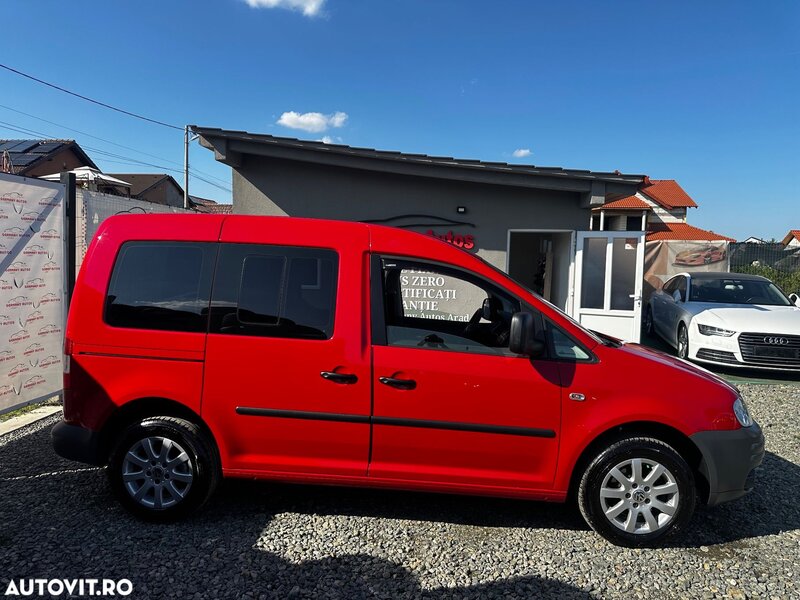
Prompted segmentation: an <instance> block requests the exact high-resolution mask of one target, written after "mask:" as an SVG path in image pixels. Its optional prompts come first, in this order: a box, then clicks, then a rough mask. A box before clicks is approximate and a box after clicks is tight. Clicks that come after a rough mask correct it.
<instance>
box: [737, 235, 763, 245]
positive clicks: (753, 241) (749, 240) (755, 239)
mask: <svg viewBox="0 0 800 600" xmlns="http://www.w3.org/2000/svg"><path fill="white" fill-rule="evenodd" d="M742 243H743V244H766V243H767V240H762V239H761V238H759V237H755V236H753V235H751V236H750V237H749V238H747V239H746V240H742Z"/></svg>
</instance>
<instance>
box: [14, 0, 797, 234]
mask: <svg viewBox="0 0 800 600" xmlns="http://www.w3.org/2000/svg"><path fill="white" fill-rule="evenodd" d="M258 5H260V6H258ZM0 17H2V22H3V23H4V27H3V52H2V60H0V62H2V63H5V64H8V65H9V66H12V67H14V68H16V69H19V70H21V71H25V72H27V73H30V74H32V75H34V76H36V77H39V78H41V79H45V80H47V81H51V82H53V83H56V84H59V85H62V86H64V87H67V88H70V89H72V90H74V91H76V92H79V93H81V94H84V95H87V96H91V97H93V98H96V99H98V100H101V101H104V102H107V103H110V104H114V105H117V106H120V107H122V108H125V109H127V110H130V111H134V112H138V113H141V114H144V115H147V116H149V117H152V118H155V119H158V120H161V121H166V122H168V123H175V124H177V125H180V126H182V125H184V124H186V123H192V124H198V125H205V126H212V127H223V128H230V129H240V130H247V131H253V132H263V133H270V134H274V135H286V136H292V137H300V138H305V139H322V138H323V136H327V137H328V138H330V139H332V140H333V141H336V142H340V143H345V144H351V145H355V146H368V147H375V148H381V149H387V150H401V151H406V152H421V153H431V154H445V155H450V156H457V157H462V158H480V159H483V160H492V161H497V160H501V161H511V162H523V163H530V164H537V165H542V166H563V167H570V168H585V169H592V170H614V169H619V170H621V171H623V172H627V173H644V174H648V175H650V176H651V177H652V178H656V179H658V178H665V179H666V178H670V179H677V180H678V181H679V182H680V183H681V185H682V186H683V187H684V188H685V189H686V190H687V192H689V194H690V195H691V196H692V197H693V198H694V199H695V200H696V201H697V202H698V203H699V204H700V208H699V209H698V210H695V211H693V212H691V213H690V216H689V221H690V223H693V224H695V225H697V226H700V227H704V228H710V229H714V230H715V231H718V232H720V233H724V234H728V235H731V236H733V237H736V238H739V239H743V238H745V237H747V236H749V235H756V236H760V237H766V238H771V237H776V238H780V237H782V236H783V235H784V234H785V233H786V231H787V230H788V229H789V228H790V227H792V228H798V227H800V183H798V181H800V179H798V178H800V35H798V31H800V3H798V2H794V1H784V2H778V1H774V2H773V1H770V2H696V1H695V2H677V1H676V2H644V1H637V2H623V1H619V2H615V1H612V2H588V1H587V2H523V1H519V2H515V1H509V2H485V1H482V2H478V1H470V0H441V1H440V0H418V1H415V0H406V1H402V2H399V1H389V0H385V1H384V0H249V2H248V0H169V1H165V0H161V1H150V0H139V1H137V2H108V1H103V2H100V1H92V0H84V1H82V2H79V3H71V2H55V1H51V2H46V1H39V2H30V1H27V0H6V1H5V2H3V4H2V8H0ZM9 25H11V26H9ZM0 105H2V106H3V107H10V108H12V109H16V110H18V111H23V112H26V113H29V114H31V115H35V116H36V117H40V118H44V119H47V120H49V121H53V122H57V123H59V124H62V125H66V126H69V127H72V128H74V129H78V130H80V131H83V132H86V133H89V134H92V135H94V136H98V137H101V138H104V139H105V140H110V141H113V142H116V143H118V144H122V145H124V146H128V147H130V148H134V149H136V150H140V151H142V152H146V153H148V154H151V155H154V156H157V157H159V158H158V159H156V158H153V157H152V156H146V155H143V154H139V153H136V152H134V151H133V150H129V149H123V148H119V147H117V146H113V145H110V144H108V143H107V142H103V141H99V140H97V139H94V138H90V137H88V136H86V135H83V134H78V133H74V132H70V131H68V130H65V129H63V128H61V127H58V126H55V125H52V124H49V123H45V122H42V121H41V120H37V119H35V118H32V117H28V116H25V115H22V114H19V113H18V112H13V111H10V110H8V109H7V108H3V107H0V122H2V123H0V137H23V136H22V134H20V133H17V132H14V131H11V130H9V129H8V125H3V123H7V124H11V125H12V126H14V127H23V128H27V129H32V130H36V131H39V132H42V133H44V134H47V135H54V136H57V137H70V138H73V137H74V138H75V139H77V140H78V142H79V143H80V144H81V145H82V146H84V147H88V148H89V149H87V151H88V153H89V154H90V156H92V157H93V159H95V162H97V163H98V164H99V165H100V167H101V168H102V169H103V170H105V171H107V172H120V171H122V172H135V171H159V170H162V169H157V168H151V167H143V166H141V165H139V166H136V165H131V164H119V163H118V162H112V161H125V160H128V159H129V158H131V157H132V158H136V159H138V160H142V161H145V162H151V163H153V164H157V165H163V166H168V167H170V168H175V169H178V170H180V169H181V167H180V164H181V162H182V160H183V155H182V133H181V132H178V131H174V130H170V129H166V128H163V127H159V126H155V125H150V124H147V123H143V122H140V121H136V120H134V119H131V118H129V117H125V116H122V115H119V114H116V113H113V112H111V111H108V110H105V109H102V108H100V107H97V106H94V105H92V104H89V103H87V102H84V101H82V100H79V99H76V98H72V97H70V96H67V95H64V94H62V93H60V92H57V91H55V90H51V89H48V88H46V87H43V86H41V85H39V84H36V83H34V82H31V81H28V80H25V79H23V78H20V77H19V76H17V75H14V74H11V73H8V72H6V71H2V70H0ZM306 113H319V114H312V115H308V114H306ZM279 122H280V124H279ZM287 125H288V126H287ZM298 127H304V128H305V129H303V128H298ZM92 148H94V149H97V151H103V152H106V153H113V154H117V155H118V156H117V157H112V156H108V154H100V153H99V152H97V151H93V150H92ZM518 150H522V151H523V152H517V154H525V152H524V150H529V151H530V154H528V155H526V156H519V157H518V156H514V153H515V151H518ZM119 156H122V157H125V158H122V159H120V158H119ZM191 160H192V164H193V166H194V167H196V168H197V169H198V170H199V171H200V172H201V173H202V176H203V177H204V178H206V179H208V180H209V181H212V182H214V183H218V184H220V185H221V186H223V187H230V170H229V168H228V167H226V166H224V165H220V164H217V163H215V162H214V160H213V158H212V155H211V153H210V152H209V151H207V150H205V149H203V148H200V147H199V146H198V145H197V144H196V143H195V144H194V145H193V147H192V150H191ZM167 161H171V162H167ZM173 174H174V175H175V176H176V178H178V179H179V181H182V179H181V176H180V175H179V174H178V173H173ZM209 175H210V176H211V177H209ZM214 178H218V179H214ZM220 180H221V181H220ZM191 191H192V193H194V194H198V195H203V196H207V197H211V198H216V199H219V200H222V201H229V200H230V194H229V192H227V191H224V190H222V189H219V188H216V187H212V186H211V185H209V184H207V183H205V182H203V181H199V180H193V181H192V185H191Z"/></svg>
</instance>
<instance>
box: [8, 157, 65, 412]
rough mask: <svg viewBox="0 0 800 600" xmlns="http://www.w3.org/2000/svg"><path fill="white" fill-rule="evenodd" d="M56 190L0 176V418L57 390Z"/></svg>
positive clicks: (60, 279)
mask: <svg viewBox="0 0 800 600" xmlns="http://www.w3.org/2000/svg"><path fill="white" fill-rule="evenodd" d="M63 204H64V186H63V185H61V184H59V183H52V182H47V181H42V180H39V179H31V178H27V177H19V176H16V175H8V174H5V173H0V413H3V412H7V411H8V410H11V409H13V408H15V407H18V406H23V405H25V404H29V403H31V402H34V401H36V400H40V399H45V398H48V397H50V396H53V395H56V394H58V393H59V392H60V391H61V387H62V370H63V367H62V361H63V358H62V344H63V329H64V281H65V280H64V277H65V273H64V269H63V265H64V212H63Z"/></svg>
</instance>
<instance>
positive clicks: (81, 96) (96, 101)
mask: <svg viewBox="0 0 800 600" xmlns="http://www.w3.org/2000/svg"><path fill="white" fill-rule="evenodd" d="M0 67H2V68H3V69H5V70H6V71H11V72H12V73H16V74H17V75H20V76H22V77H26V78H28V79H30V80H31V81H35V82H37V83H41V84H42V85H46V86H48V87H51V88H53V89H54V90H58V91H60V92H64V93H65V94H69V95H70V96H75V97H76V98H80V99H81V100H86V101H87V102H91V103H92V104H97V105H98V106H102V107H104V108H108V109H110V110H114V111H116V112H118V113H122V114H123V115H128V116H129V117H134V118H136V119H141V120H142V121H148V122H150V123H155V124H156V125H161V126H162V127H169V128H170V129H177V130H178V131H183V127H178V126H177V125H170V124H169V123H164V122H163V121H158V120H156V119H151V118H149V117H144V116H142V115H137V114H136V113H134V112H131V111H129V110H125V109H122V108H117V107H116V106H111V105H110V104H106V103H105V102H100V101H99V100H95V99H93V98H89V97H88V96H83V95H81V94H78V93H76V92H71V91H70V90H68V89H66V88H63V87H61V86H58V85H55V84H54V83H49V82H47V81H44V80H43V79H39V78H38V77H34V76H33V75H28V74H27V73H23V72H22V71H18V70H17V69H14V68H12V67H9V66H8V65H4V64H2V63H0Z"/></svg>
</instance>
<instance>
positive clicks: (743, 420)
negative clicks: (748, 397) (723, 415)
mask: <svg viewBox="0 0 800 600" xmlns="http://www.w3.org/2000/svg"><path fill="white" fill-rule="evenodd" d="M733 414H735V415H736V420H737V421H739V425H741V426H742V427H750V425H752V424H753V419H752V417H751V416H750V413H749V412H748V411H747V405H745V403H744V400H742V399H741V398H737V399H736V401H735V402H734V403H733Z"/></svg>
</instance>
